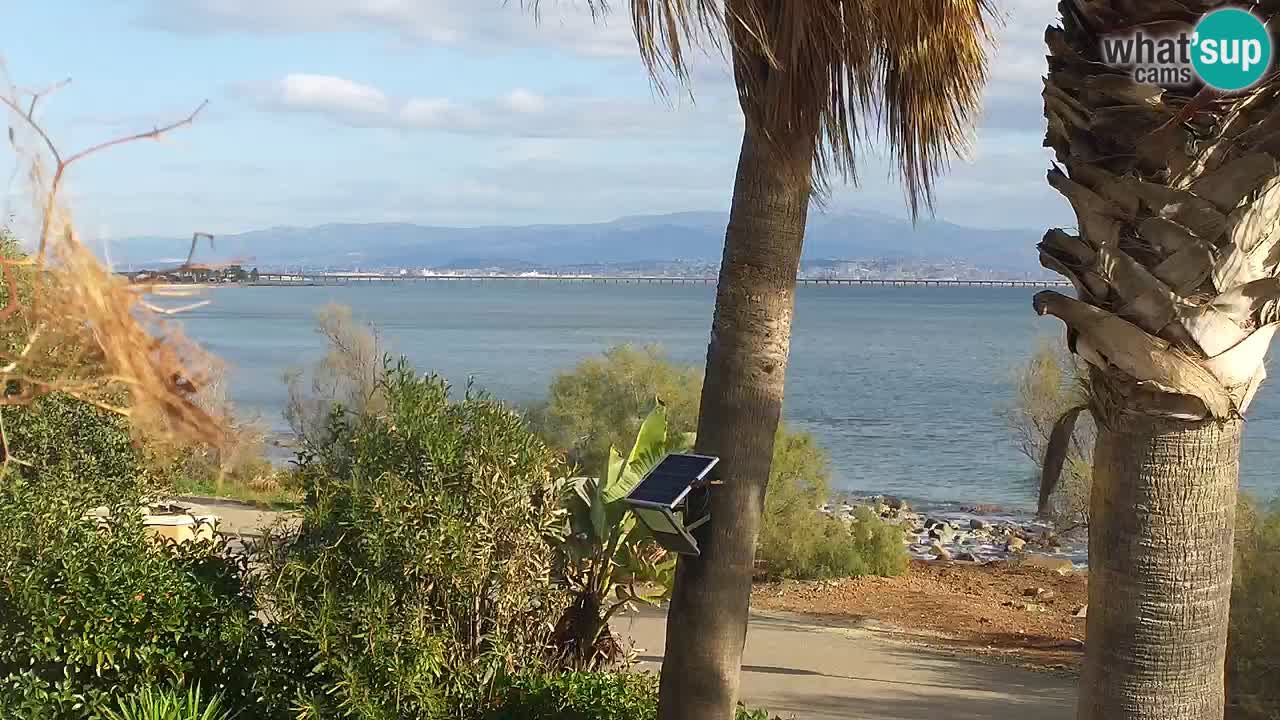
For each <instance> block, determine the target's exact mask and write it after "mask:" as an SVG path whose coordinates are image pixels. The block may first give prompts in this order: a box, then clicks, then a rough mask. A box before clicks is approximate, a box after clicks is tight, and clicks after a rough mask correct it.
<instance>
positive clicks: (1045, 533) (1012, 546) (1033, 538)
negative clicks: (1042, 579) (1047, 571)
mask: <svg viewBox="0 0 1280 720" xmlns="http://www.w3.org/2000/svg"><path fill="white" fill-rule="evenodd" d="M858 507H866V508H869V509H871V510H872V512H874V513H875V514H877V515H879V516H880V517H881V518H882V519H883V520H885V521H886V522H890V523H893V524H896V525H899V526H901V527H902V530H903V536H904V542H905V543H906V545H907V548H908V550H909V551H910V553H911V555H912V556H913V557H915V558H917V559H921V560H942V561H951V560H953V559H954V560H956V561H959V562H990V561H993V560H1004V559H1008V558H1010V557H1022V556H1024V555H1026V556H1027V557H1028V558H1030V557H1044V559H1045V561H1046V562H1044V563H1043V564H1044V566H1046V567H1048V566H1050V565H1052V568H1051V569H1055V570H1060V569H1062V568H1074V569H1081V568H1083V567H1085V564H1086V563H1087V561H1088V551H1087V548H1086V546H1085V542H1084V539H1083V538H1082V537H1074V536H1073V537H1066V538H1063V537H1059V536H1058V535H1057V534H1056V533H1055V532H1054V528H1053V527H1052V526H1051V525H1050V524H1049V523H1047V522H1044V521H1042V520H1038V519H1036V518H1034V517H1033V516H1031V514H1030V513H1027V512H1020V511H1016V510H1006V509H1004V508H1000V507H997V506H993V505H979V506H972V507H970V506H958V505H957V506H937V507H929V508H924V507H922V508H919V509H912V507H911V506H910V505H909V504H908V503H907V502H906V501H904V500H903V499H901V498H898V497H894V496H892V495H884V496H872V497H860V498H858V497H849V498H844V499H842V500H841V501H839V502H834V503H830V504H827V505H824V506H823V507H822V510H823V511H824V512H826V513H827V514H829V515H831V516H833V517H837V518H840V519H842V520H845V521H846V522H852V521H853V517H854V512H855V511H856V510H857V508H858ZM1038 564H1039V563H1038Z"/></svg>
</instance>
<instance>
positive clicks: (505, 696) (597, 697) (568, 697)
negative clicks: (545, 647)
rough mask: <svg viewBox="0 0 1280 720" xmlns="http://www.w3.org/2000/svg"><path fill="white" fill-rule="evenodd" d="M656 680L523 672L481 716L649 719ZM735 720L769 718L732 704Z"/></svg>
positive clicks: (494, 719)
mask: <svg viewBox="0 0 1280 720" xmlns="http://www.w3.org/2000/svg"><path fill="white" fill-rule="evenodd" d="M657 716H658V679H657V678H656V677H654V676H653V675H650V674H648V673H592V672H574V673H560V674H551V675H546V674H525V675H521V676H519V677H517V678H515V679H514V680H511V681H508V682H507V683H505V684H504V687H503V689H502V691H501V692H499V693H498V699H497V701H496V702H495V703H494V705H493V706H492V707H491V709H490V710H489V711H488V712H487V713H486V714H485V716H484V718H485V720H654V718H657ZM736 720H771V716H770V715H769V713H768V712H766V711H764V710H750V709H747V708H746V707H744V706H743V705H742V704H739V705H738V711H737V714H736Z"/></svg>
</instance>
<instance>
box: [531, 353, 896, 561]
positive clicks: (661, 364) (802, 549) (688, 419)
mask: <svg viewBox="0 0 1280 720" xmlns="http://www.w3.org/2000/svg"><path fill="white" fill-rule="evenodd" d="M701 393H702V375H701V373H700V372H699V371H698V369H697V368H693V367H681V366H678V365H676V364H674V363H672V362H671V360H670V359H668V358H667V356H666V355H665V354H664V353H663V352H662V350H661V349H659V348H657V347H656V346H646V347H643V348H635V347H632V346H630V345H620V346H618V347H614V348H611V349H609V350H607V351H605V353H604V355H602V356H600V357H595V358H588V359H587V360H584V361H583V362H581V363H579V364H578V366H577V367H575V368H574V369H573V370H571V371H569V372H566V373H562V374H560V375H559V376H557V377H556V379H555V381H554V382H553V383H552V385H551V388H550V389H549V391H548V397H547V400H546V402H544V403H543V404H542V405H540V406H539V407H537V408H535V409H534V410H533V411H532V412H531V413H530V415H531V418H532V422H533V425H534V426H535V427H536V428H538V431H539V432H540V433H541V434H542V436H543V437H545V438H547V441H548V442H549V443H551V444H552V445H554V446H556V447H560V448H563V449H565V450H566V451H568V452H569V455H570V457H571V458H573V459H575V460H577V461H578V463H579V468H580V471H582V472H586V473H588V474H598V471H597V470H596V468H599V467H604V460H605V458H606V457H607V453H608V449H609V447H610V446H611V445H612V446H615V447H628V446H629V445H630V443H631V441H632V438H634V437H635V434H636V432H637V430H638V429H639V427H640V423H641V422H642V421H643V420H644V418H645V417H646V416H647V415H648V414H649V412H650V411H651V410H653V409H654V406H655V404H656V403H657V402H658V401H661V402H662V404H663V406H664V407H665V408H666V414H667V429H668V434H669V435H670V436H671V437H679V436H681V435H686V434H687V435H689V437H688V439H687V442H686V447H688V446H692V436H691V433H692V432H693V431H694V430H696V428H697V422H698V405H699V402H700V400H701ZM830 477H831V468H830V462H829V460H828V458H827V454H826V452H825V451H823V449H822V448H821V447H820V446H819V445H818V443H817V441H816V440H815V439H814V437H813V435H811V434H809V433H806V432H794V431H791V430H789V429H787V428H786V427H785V426H782V427H779V428H778V435H777V439H776V441H775V443H774V452H773V464H772V466H771V469H770V473H769V488H768V491H767V492H768V494H767V495H766V498H765V516H764V518H763V523H762V525H761V529H760V540H759V544H758V547H759V551H758V557H759V558H760V559H761V560H762V561H763V562H764V563H765V566H766V569H767V571H768V572H769V573H770V574H772V575H775V576H779V577H789V578H801V579H806V578H820V577H838V576H846V575H854V574H857V575H861V574H867V573H881V572H888V573H900V572H902V571H903V570H904V569H905V568H906V564H907V555H906V551H905V549H903V548H897V549H891V548H889V547H887V546H885V547H883V548H882V547H880V546H879V545H875V543H872V542H871V540H869V539H868V540H867V541H865V542H862V541H860V540H859V538H858V536H855V535H851V534H850V533H849V530H848V528H847V527H846V526H845V525H844V524H843V523H841V522H839V521H836V520H831V519H829V518H827V517H826V516H825V515H824V514H823V513H822V512H821V511H820V510H819V507H820V506H821V505H822V504H823V503H824V502H826V501H827V493H828V485H829V482H830ZM864 527H865V528H869V529H870V531H869V534H870V536H871V537H873V538H875V539H876V540H877V542H879V541H880V540H882V539H884V538H887V537H889V536H890V535H892V529H891V528H888V527H884V523H880V522H879V521H878V518H877V519H876V520H875V521H868V522H867V523H866V524H865V525H864ZM864 534H867V533H864ZM899 545H901V538H899ZM867 552H872V553H875V554H874V555H873V556H870V557H867V556H865V553H867ZM882 569H883V570H882Z"/></svg>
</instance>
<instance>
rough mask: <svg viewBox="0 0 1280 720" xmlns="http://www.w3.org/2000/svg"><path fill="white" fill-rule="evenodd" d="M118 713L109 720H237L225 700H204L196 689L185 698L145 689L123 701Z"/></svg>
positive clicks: (108, 715)
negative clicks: (227, 707) (227, 708)
mask: <svg viewBox="0 0 1280 720" xmlns="http://www.w3.org/2000/svg"><path fill="white" fill-rule="evenodd" d="M117 707H119V709H118V710H107V711H106V720H234V719H235V717H236V713H234V712H232V711H231V710H225V709H223V704H222V698H221V697H218V696H216V695H215V696H214V697H212V698H210V699H209V700H207V701H206V700H205V699H204V698H203V697H201V694H200V687H199V686H196V687H193V688H191V689H189V690H187V692H186V694H185V695H184V694H182V693H180V692H178V691H176V690H173V689H172V688H163V689H156V688H151V687H145V688H142V689H141V690H139V691H138V692H137V693H136V694H134V695H131V696H128V697H125V698H123V699H122V700H120V703H119V705H118V706H117Z"/></svg>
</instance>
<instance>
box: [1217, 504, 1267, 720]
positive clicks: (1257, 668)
mask: <svg viewBox="0 0 1280 720" xmlns="http://www.w3.org/2000/svg"><path fill="white" fill-rule="evenodd" d="M1236 537H1237V542H1236V565H1235V584H1234V587H1233V588H1232V591H1231V631H1230V636H1229V642H1228V648H1227V689H1228V700H1229V705H1230V710H1229V712H1228V717H1229V718H1231V719H1232V720H1280V685H1277V683H1276V678H1277V677H1280V651H1277V648H1280V506H1276V507H1274V508H1272V509H1271V511H1270V512H1261V511H1259V510H1258V509H1257V508H1256V507H1254V506H1253V505H1252V504H1251V503H1249V502H1247V501H1246V502H1243V503H1241V508H1240V511H1239V513H1238V517H1237V522H1236Z"/></svg>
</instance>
